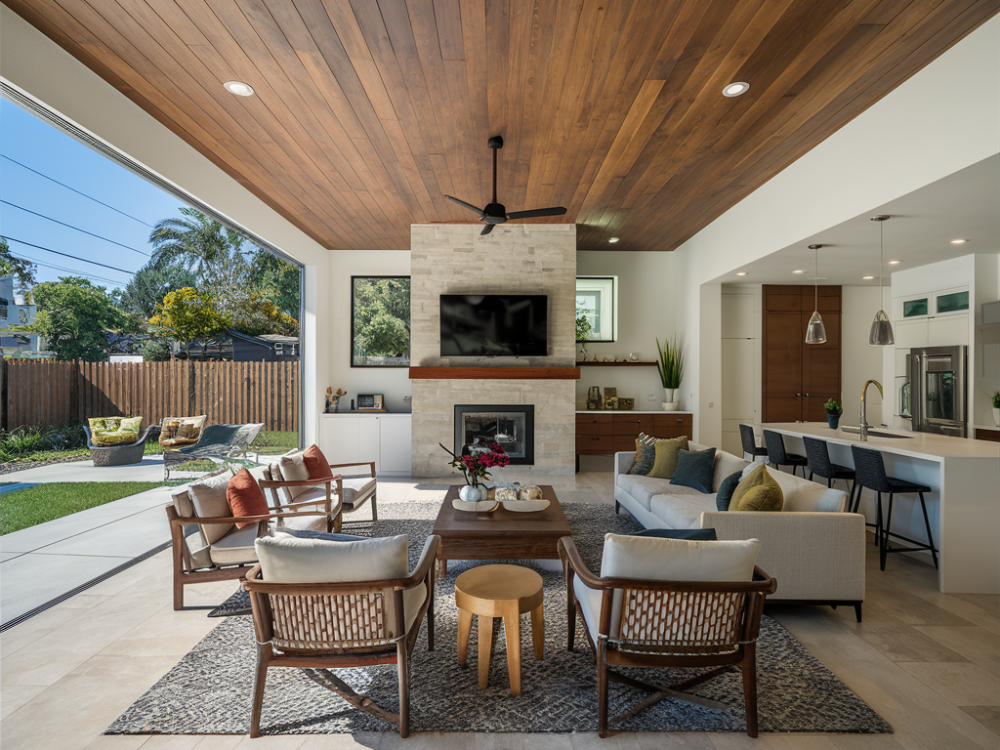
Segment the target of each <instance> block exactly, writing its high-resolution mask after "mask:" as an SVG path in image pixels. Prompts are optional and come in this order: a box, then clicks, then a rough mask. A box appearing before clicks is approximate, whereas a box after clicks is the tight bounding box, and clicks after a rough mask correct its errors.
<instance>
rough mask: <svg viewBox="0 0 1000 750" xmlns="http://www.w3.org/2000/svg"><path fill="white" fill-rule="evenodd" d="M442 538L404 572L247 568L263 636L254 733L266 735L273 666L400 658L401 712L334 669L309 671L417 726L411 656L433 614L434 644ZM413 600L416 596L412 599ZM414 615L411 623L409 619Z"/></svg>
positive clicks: (360, 705) (430, 641) (338, 665)
mask: <svg viewBox="0 0 1000 750" xmlns="http://www.w3.org/2000/svg"><path fill="white" fill-rule="evenodd" d="M440 540H441V538H440V537H438V536H430V537H428V538H427V542H426V544H425V545H424V549H423V552H422V554H421V556H420V561H419V562H418V563H417V566H416V568H415V569H414V570H413V572H411V573H410V575H408V576H406V577H405V578H398V579H394V580H383V581H363V582H351V583H311V584H301V583H268V582H267V581H264V580H262V579H261V566H260V565H256V566H254V568H253V569H252V570H251V571H250V572H249V573H248V574H247V577H246V580H245V581H244V582H243V584H242V586H243V588H244V589H245V590H247V591H249V592H250V604H251V607H252V608H253V622H254V630H255V633H256V640H257V671H256V677H255V681H254V693H253V709H252V711H251V716H250V736H251V737H259V736H260V720H261V712H262V709H263V702H264V684H265V680H266V677H267V670H268V668H269V667H299V668H302V669H316V670H320V669H322V670H332V669H343V668H349V667H367V666H372V665H375V664H395V665H396V669H397V673H398V678H399V713H398V714H394V713H390V712H388V711H386V710H385V709H383V708H381V707H379V706H377V705H375V704H374V703H373V702H372V701H371V699H369V698H367V697H365V696H362V695H359V694H357V693H355V692H354V691H353V690H352V689H351V688H350V687H349V686H348V685H347V684H346V683H345V682H344V681H343V680H341V679H339V678H338V677H337V676H336V675H334V674H333V673H332V672H324V673H309V674H310V676H311V677H312V678H313V679H314V680H316V681H317V682H318V683H319V684H321V685H323V686H324V687H326V688H328V689H330V690H332V691H334V692H336V693H337V694H338V695H340V696H341V697H342V698H344V700H346V701H347V702H349V703H350V704H351V705H353V706H354V707H356V708H357V709H359V710H361V711H364V712H366V713H369V714H372V715H373V716H377V717H378V718H380V719H384V720H385V721H388V722H392V723H394V724H397V725H398V726H399V735H400V737H406V736H408V735H409V731H410V723H409V722H410V694H409V656H410V654H411V653H412V651H413V647H414V644H415V643H416V640H417V634H418V633H419V632H420V623H421V621H422V620H423V619H424V616H425V615H426V616H427V648H428V650H430V651H433V650H434V560H435V558H436V557H437V551H438V546H439V544H440ZM421 586H424V587H425V596H424V600H423V602H422V604H421V605H420V607H419V610H418V611H417V612H416V614H413V613H412V612H411V611H407V609H406V600H407V599H410V597H409V596H408V592H413V591H415V590H417V589H419V587H421ZM411 601H412V600H411ZM407 621H409V624H407Z"/></svg>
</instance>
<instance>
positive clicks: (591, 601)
mask: <svg viewBox="0 0 1000 750" xmlns="http://www.w3.org/2000/svg"><path fill="white" fill-rule="evenodd" d="M573 593H574V594H575V595H576V600H577V601H578V602H580V611H581V612H583V621H584V623H585V624H586V626H587V630H589V631H590V637H591V639H593V641H594V643H597V633H598V627H599V626H600V622H601V597H602V596H603V592H601V591H599V590H597V589H592V588H590V587H589V586H587V585H586V584H585V583H584V582H583V581H581V580H580V576H573ZM621 601H622V592H621V591H615V594H614V601H613V602H612V605H611V630H610V631H609V632H610V633H611V635H615V634H616V633H618V630H619V628H620V627H621V609H622V608H621Z"/></svg>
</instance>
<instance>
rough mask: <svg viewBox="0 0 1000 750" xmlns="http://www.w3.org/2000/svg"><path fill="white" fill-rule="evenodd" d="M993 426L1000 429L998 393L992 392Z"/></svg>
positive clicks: (999, 399)
mask: <svg viewBox="0 0 1000 750" xmlns="http://www.w3.org/2000/svg"><path fill="white" fill-rule="evenodd" d="M993 424H995V425H996V426H997V427H1000V391H993Z"/></svg>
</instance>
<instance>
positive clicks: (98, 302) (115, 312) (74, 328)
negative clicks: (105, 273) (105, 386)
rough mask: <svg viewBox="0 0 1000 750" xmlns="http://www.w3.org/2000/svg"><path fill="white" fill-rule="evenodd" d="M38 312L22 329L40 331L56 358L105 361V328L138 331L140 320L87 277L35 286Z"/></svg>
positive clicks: (117, 330)
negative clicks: (120, 308)
mask: <svg viewBox="0 0 1000 750" xmlns="http://www.w3.org/2000/svg"><path fill="white" fill-rule="evenodd" d="M34 297H35V304H37V305H38V314H37V315H36V316H35V322H34V323H32V324H31V325H30V326H19V327H18V328H19V329H20V330H22V331H28V332H31V333H37V334H38V335H40V336H42V337H44V338H45V339H46V341H47V342H48V343H47V347H48V348H49V349H50V350H51V351H53V352H55V355H56V359H64V360H65V359H82V360H85V361H87V362H103V361H105V360H106V359H107V358H108V337H107V333H106V331H113V332H115V333H122V334H125V333H136V332H138V331H139V330H140V326H139V322H138V321H137V320H136V319H135V318H133V317H132V316H129V315H126V314H125V313H123V312H122V311H121V310H119V309H118V307H116V306H115V303H114V300H113V299H112V298H111V296H110V295H109V294H108V293H107V291H106V290H105V289H104V287H98V286H94V285H93V284H91V283H90V282H89V281H88V280H87V279H81V278H79V277H76V276H63V277H61V278H60V279H59V281H57V282H56V281H46V282H43V283H41V284H38V285H37V286H36V287H35V288H34Z"/></svg>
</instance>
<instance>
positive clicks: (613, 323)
mask: <svg viewBox="0 0 1000 750" xmlns="http://www.w3.org/2000/svg"><path fill="white" fill-rule="evenodd" d="M617 292H618V277H617V276H577V278H576V318H577V341H614V340H615V339H617V338H618V336H617V333H618V330H617V325H618V323H617V318H618V315H617V313H618V298H617V296H618V295H617ZM582 321H586V323H583V322H582ZM588 326H589V328H588ZM583 331H586V335H585V336H583V335H581V334H582V332H583Z"/></svg>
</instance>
